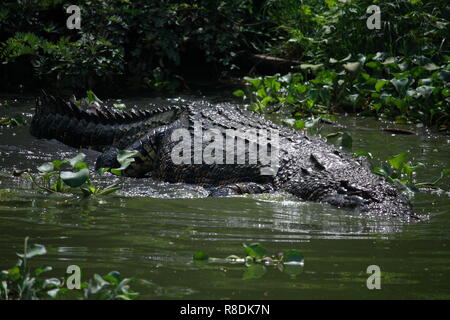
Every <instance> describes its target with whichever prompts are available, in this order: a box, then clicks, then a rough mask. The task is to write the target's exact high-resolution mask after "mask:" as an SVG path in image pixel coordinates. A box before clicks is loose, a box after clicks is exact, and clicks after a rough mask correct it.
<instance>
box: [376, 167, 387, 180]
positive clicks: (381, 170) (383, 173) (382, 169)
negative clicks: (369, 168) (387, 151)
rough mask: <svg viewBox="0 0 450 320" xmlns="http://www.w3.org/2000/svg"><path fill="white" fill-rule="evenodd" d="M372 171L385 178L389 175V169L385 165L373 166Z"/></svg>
mask: <svg viewBox="0 0 450 320" xmlns="http://www.w3.org/2000/svg"><path fill="white" fill-rule="evenodd" d="M373 173H375V174H377V175H379V176H382V177H385V178H389V175H390V170H388V168H386V167H384V166H383V167H375V168H373Z"/></svg>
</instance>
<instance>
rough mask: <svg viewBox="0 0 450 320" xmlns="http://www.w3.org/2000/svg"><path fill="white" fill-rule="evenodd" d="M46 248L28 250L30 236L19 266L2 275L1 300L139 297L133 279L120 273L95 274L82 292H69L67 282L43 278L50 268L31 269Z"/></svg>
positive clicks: (5, 271)
mask: <svg viewBox="0 0 450 320" xmlns="http://www.w3.org/2000/svg"><path fill="white" fill-rule="evenodd" d="M46 253H47V249H46V248H45V247H44V246H43V245H40V244H34V245H32V246H30V247H28V237H27V238H25V242H24V253H23V254H19V253H18V254H17V256H18V257H19V260H18V262H17V264H16V265H15V266H14V267H13V268H11V269H8V270H3V271H1V273H0V300H40V299H50V298H64V297H65V295H67V294H68V293H75V298H77V299H85V300H131V299H136V298H137V297H138V296H139V294H138V293H137V292H134V291H133V290H131V289H130V286H129V283H130V281H132V279H128V278H125V279H124V278H122V276H121V275H120V273H119V272H117V271H112V272H110V273H108V274H107V275H105V276H100V275H98V274H95V275H94V276H93V278H92V279H90V280H89V281H88V282H83V283H81V289H82V290H69V289H67V288H65V287H64V283H65V280H64V279H58V278H48V279H43V278H42V274H43V273H45V272H49V271H52V270H53V268H52V267H51V266H42V267H40V268H36V269H34V270H33V269H31V266H30V263H29V260H30V259H31V258H33V257H35V256H39V255H45V254H46Z"/></svg>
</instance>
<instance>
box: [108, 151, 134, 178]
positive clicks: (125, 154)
mask: <svg viewBox="0 0 450 320" xmlns="http://www.w3.org/2000/svg"><path fill="white" fill-rule="evenodd" d="M139 155H140V154H139V152H137V151H135V150H122V151H120V152H119V153H118V154H117V161H118V162H119V164H120V167H119V168H114V169H111V170H110V172H111V173H112V174H115V175H121V174H122V171H123V170H125V169H126V168H128V166H129V165H130V164H131V163H133V162H134V158H135V157H138V156H139Z"/></svg>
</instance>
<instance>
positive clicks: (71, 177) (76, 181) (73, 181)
mask: <svg viewBox="0 0 450 320" xmlns="http://www.w3.org/2000/svg"><path fill="white" fill-rule="evenodd" d="M61 179H62V181H64V183H65V184H67V185H68V186H69V187H72V188H78V187H81V186H82V185H83V184H84V183H85V182H86V181H87V180H88V179H89V170H88V169H81V170H80V171H78V172H70V171H63V172H61Z"/></svg>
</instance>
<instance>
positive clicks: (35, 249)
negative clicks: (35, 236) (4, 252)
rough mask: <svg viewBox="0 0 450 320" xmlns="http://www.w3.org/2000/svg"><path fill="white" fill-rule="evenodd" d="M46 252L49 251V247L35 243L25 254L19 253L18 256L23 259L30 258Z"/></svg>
mask: <svg viewBox="0 0 450 320" xmlns="http://www.w3.org/2000/svg"><path fill="white" fill-rule="evenodd" d="M46 253H47V249H46V248H45V247H44V246H43V245H40V244H33V245H31V246H30V247H28V248H27V250H26V252H25V253H24V254H20V253H17V256H19V257H20V258H22V259H30V258H33V257H35V256H42V255H44V254H46Z"/></svg>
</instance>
